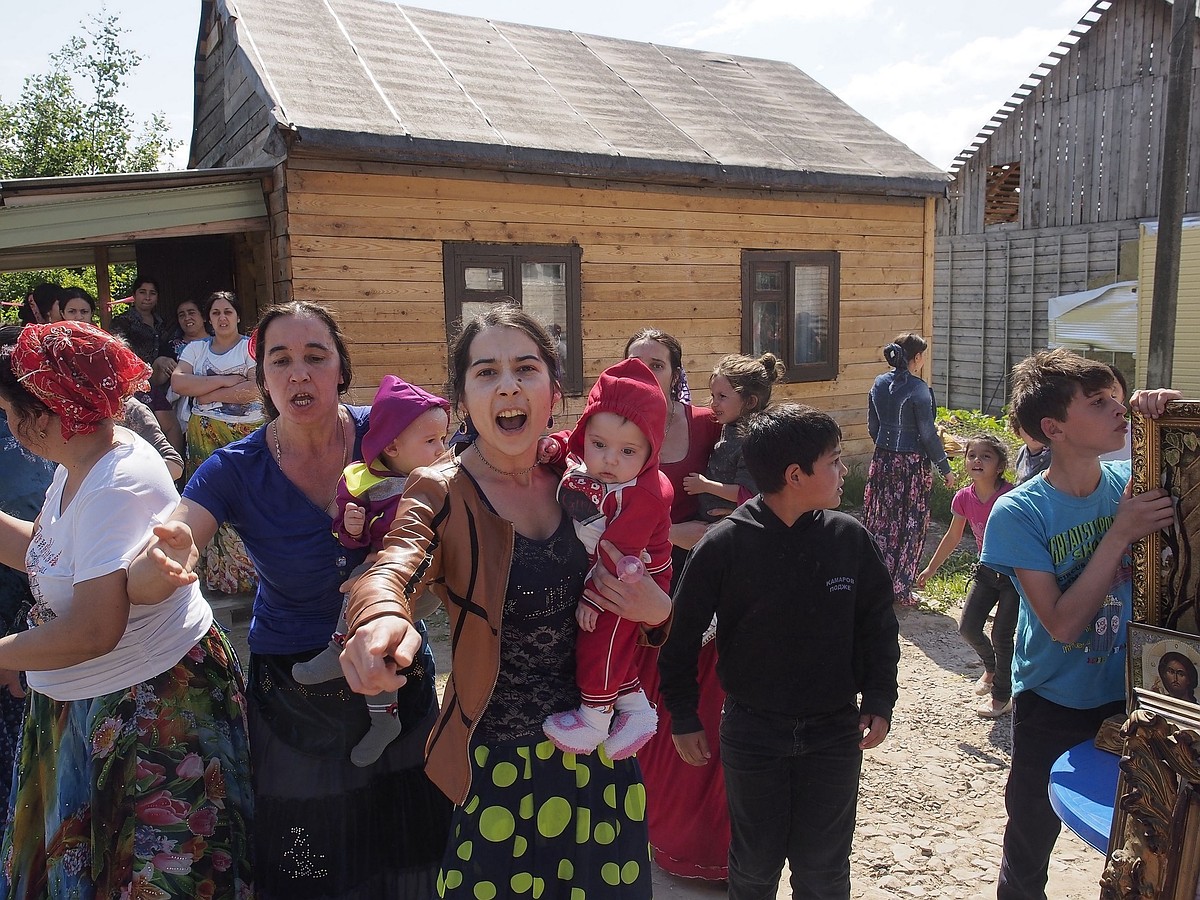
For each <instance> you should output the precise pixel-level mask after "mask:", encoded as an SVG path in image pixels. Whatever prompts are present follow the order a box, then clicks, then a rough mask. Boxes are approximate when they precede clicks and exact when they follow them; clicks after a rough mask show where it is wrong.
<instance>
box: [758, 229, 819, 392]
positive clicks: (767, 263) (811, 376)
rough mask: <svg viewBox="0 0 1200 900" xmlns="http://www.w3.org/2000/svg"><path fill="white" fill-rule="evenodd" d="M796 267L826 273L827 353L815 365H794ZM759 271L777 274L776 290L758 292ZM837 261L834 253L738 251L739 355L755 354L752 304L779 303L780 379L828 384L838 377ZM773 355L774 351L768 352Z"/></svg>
mask: <svg viewBox="0 0 1200 900" xmlns="http://www.w3.org/2000/svg"><path fill="white" fill-rule="evenodd" d="M797 268H824V269H825V270H826V273H827V284H828V296H827V297H826V306H825V309H826V317H827V319H828V322H829V329H828V336H827V340H826V346H827V348H828V352H827V353H826V355H825V358H824V359H823V360H821V361H819V362H812V363H797V362H796V361H795V360H796V335H795V334H794V333H793V332H794V330H795V321H796V289H795V285H796V279H795V273H796V269H797ZM760 272H764V273H765V272H775V273H778V274H780V275H781V282H782V289H781V290H780V291H767V290H759V289H758V288H757V287H756V284H757V275H758V274H759V273H760ZM840 300H841V259H840V256H839V254H838V253H837V251H832V250H804V251H792V252H789V251H772V250H744V251H742V352H743V353H746V354H750V355H754V354H755V347H754V306H755V304H756V303H764V302H772V303H782V304H783V315H782V317H781V318H782V322H781V323H780V334H779V343H780V349H781V351H782V352H780V353H778V354H777V355H779V356H780V358H781V359H782V361H783V364H784V366H785V367H786V369H787V371H786V372H785V374H784V377H783V380H784V381H785V382H789V383H802V382H807V381H832V380H833V379H835V378H836V377H837V375H838V365H839V362H838V360H839V350H840V346H839V336H840V330H841V329H840V322H839V318H840V317H839V309H840V306H841V303H840ZM766 349H770V348H766ZM772 352H774V351H772Z"/></svg>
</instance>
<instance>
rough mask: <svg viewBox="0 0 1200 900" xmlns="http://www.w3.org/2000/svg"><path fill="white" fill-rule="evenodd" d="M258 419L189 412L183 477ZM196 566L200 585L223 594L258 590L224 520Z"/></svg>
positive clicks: (251, 566) (237, 541)
mask: <svg viewBox="0 0 1200 900" xmlns="http://www.w3.org/2000/svg"><path fill="white" fill-rule="evenodd" d="M261 424H262V423H261V422H247V423H235V424H231V423H229V422H224V421H222V420H221V419H213V418H209V417H208V416H202V415H198V414H193V415H192V417H191V418H190V419H188V428H187V477H188V478H191V477H192V476H193V475H194V474H196V470H197V469H198V468H200V464H201V463H202V462H204V461H205V460H206V459H208V458H209V457H210V456H212V454H213V452H214V451H216V450H220V449H221V448H222V447H224V446H225V445H226V444H232V443H233V442H234V441H238V440H241V439H242V438H244V437H246V436H247V435H249V434H251V433H252V432H253V431H254V430H255V429H257V428H258V427H259V425H261ZM199 568H200V569H201V571H202V576H201V577H202V578H203V579H204V586H205V587H206V588H208V589H209V590H211V591H221V592H222V593H224V594H253V593H254V592H255V591H256V590H258V575H257V574H256V573H255V571H254V564H253V563H252V562H250V557H249V556H247V555H246V548H245V547H244V546H243V545H242V539H241V538H240V537H238V533H237V532H236V531H234V530H233V529H232V528H231V527H230V526H229V524H228V523H222V524H221V526H220V527H219V528H218V529H217V533H216V534H215V535H213V539H212V540H211V541H209V542H208V546H207V547H206V548H205V549H204V553H203V554H202V556H201V560H200V566H199Z"/></svg>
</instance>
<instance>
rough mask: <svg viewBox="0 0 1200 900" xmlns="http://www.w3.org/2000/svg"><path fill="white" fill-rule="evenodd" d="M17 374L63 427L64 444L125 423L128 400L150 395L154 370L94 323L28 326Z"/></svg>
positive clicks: (16, 352)
mask: <svg viewBox="0 0 1200 900" xmlns="http://www.w3.org/2000/svg"><path fill="white" fill-rule="evenodd" d="M12 367H13V373H14V374H15V375H16V376H17V380H18V381H19V382H20V383H21V384H22V385H23V386H24V387H25V389H26V390H27V391H29V392H30V393H31V394H33V395H34V396H35V397H37V398H38V399H39V400H41V401H42V402H43V403H44V404H46V406H48V407H49V408H50V411H51V412H53V413H55V414H56V415H57V416H58V417H59V419H60V420H61V421H62V436H63V440H66V441H69V440H70V439H71V437H72V436H73V435H76V434H91V433H92V432H94V431H95V430H96V429H97V428H98V427H99V425H100V423H101V422H102V421H104V420H105V419H123V418H124V408H123V407H124V404H125V399H126V398H127V397H129V396H131V395H132V394H133V392H134V391H145V390H149V389H150V382H149V381H148V379H149V377H150V367H149V366H148V365H146V363H144V362H142V360H141V359H139V358H138V356H137V354H135V353H134V352H133V351H132V350H130V349H129V348H128V347H126V346H125V344H124V343H123V342H122V341H120V340H119V339H117V338H115V337H113V336H112V335H111V334H109V333H108V332H105V331H101V330H100V329H99V328H97V327H96V326H95V325H92V324H91V323H89V322H71V321H64V322H54V323H52V324H50V325H26V326H25V327H24V328H22V329H21V336H20V337H19V338H17V344H16V346H15V347H13V350H12Z"/></svg>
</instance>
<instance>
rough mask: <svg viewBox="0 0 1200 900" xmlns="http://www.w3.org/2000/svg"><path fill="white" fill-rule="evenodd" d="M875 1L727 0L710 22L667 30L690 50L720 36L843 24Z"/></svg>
mask: <svg viewBox="0 0 1200 900" xmlns="http://www.w3.org/2000/svg"><path fill="white" fill-rule="evenodd" d="M874 5H875V0H840V2H838V3H830V2H828V0H729V2H728V3H726V4H725V5H724V6H722V7H721V8H720V9H718V10H716V11H715V12H714V13H713V14H712V16H711V18H710V19H709V21H708V22H707V23H705V22H681V23H678V24H676V25H674V26H673V27H672V28H671V29H670V33H671V40H673V41H676V42H678V43H680V44H682V45H683V46H685V47H690V46H692V45H694V44H697V43H700V42H701V41H705V40H708V39H709V38H712V37H716V36H718V35H723V34H738V33H742V32H746V31H750V30H751V29H754V28H759V27H761V26H764V25H765V26H770V25H773V24H783V23H794V22H822V21H826V22H827V21H845V20H855V19H862V18H864V17H865V16H866V15H867V14H868V13H869V12H871V10H872V8H873V7H874Z"/></svg>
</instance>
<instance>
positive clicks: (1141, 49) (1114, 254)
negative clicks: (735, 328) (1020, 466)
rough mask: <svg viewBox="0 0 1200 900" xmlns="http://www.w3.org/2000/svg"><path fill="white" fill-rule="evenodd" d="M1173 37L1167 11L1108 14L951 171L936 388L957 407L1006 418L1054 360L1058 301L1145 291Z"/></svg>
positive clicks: (1199, 184) (1116, 8)
mask: <svg viewBox="0 0 1200 900" xmlns="http://www.w3.org/2000/svg"><path fill="white" fill-rule="evenodd" d="M1170 25H1171V5H1170V3H1168V2H1167V0H1099V2H1096V3H1095V4H1093V6H1092V7H1091V8H1090V9H1089V10H1088V12H1087V13H1086V14H1085V15H1084V16H1083V18H1082V19H1081V20H1080V22H1079V24H1078V25H1077V26H1076V27H1075V28H1074V29H1072V30H1071V32H1070V34H1069V35H1068V36H1067V38H1066V39H1065V40H1064V41H1063V42H1062V43H1061V44H1060V45H1059V46H1058V48H1057V49H1056V50H1054V51H1053V52H1052V53H1051V54H1050V56H1049V58H1048V59H1047V60H1046V62H1044V63H1043V64H1042V66H1041V67H1039V68H1038V70H1037V71H1035V72H1034V73H1033V74H1032V75H1031V76H1030V77H1029V79H1028V80H1027V81H1026V82H1025V83H1024V84H1022V85H1021V86H1020V87H1019V88H1018V89H1017V91H1016V93H1014V94H1013V96H1012V98H1011V99H1009V100H1008V101H1007V102H1006V103H1005V104H1004V105H1003V106H1001V107H1000V109H999V110H997V112H996V114H995V115H994V116H993V117H992V118H991V120H990V121H989V122H988V124H987V125H986V126H985V127H984V129H983V130H982V131H981V132H980V133H979V136H978V137H977V138H976V140H975V142H974V143H973V144H972V145H971V146H970V147H969V148H967V149H966V150H964V151H963V152H962V153H960V154H959V156H958V157H957V159H956V160H955V162H954V165H953V167H952V170H951V172H952V175H953V177H954V180H953V182H952V183H951V185H950V191H949V198H948V199H947V200H946V201H945V202H944V203H942V204H940V206H939V210H938V218H937V261H936V272H935V290H934V322H935V327H934V351H935V361H934V367H933V383H934V388H935V390H936V391H937V394H938V397H939V399H941V398H945V400H944V402H946V403H947V404H948V405H950V406H953V407H959V408H968V409H971V408H975V409H983V410H985V411H989V412H997V411H999V409H1000V408H1001V407H1002V406H1003V405H1004V404H1005V403H1006V402H1007V399H1008V385H1007V376H1008V372H1009V370H1010V368H1011V367H1012V365H1013V364H1014V363H1015V362H1018V361H1019V360H1020V359H1022V358H1023V357H1025V356H1027V355H1029V354H1030V353H1031V352H1034V351H1036V350H1039V349H1042V348H1044V347H1045V346H1046V343H1047V339H1048V335H1047V301H1048V300H1049V299H1050V298H1051V297H1056V296H1059V295H1061V294H1068V293H1072V292H1076V291H1082V290H1085V289H1088V288H1094V287H1098V286H1101V285H1104V284H1108V283H1110V282H1114V281H1118V280H1128V279H1133V278H1136V277H1137V273H1138V250H1137V245H1138V225H1139V222H1140V221H1142V220H1145V219H1148V218H1149V219H1153V218H1157V215H1158V195H1159V182H1160V179H1159V166H1160V163H1161V159H1162V138H1163V121H1162V110H1163V105H1164V103H1165V97H1166V81H1167V58H1168V57H1167V46H1168V42H1169V39H1170ZM1196 47H1197V50H1196V54H1195V56H1194V58H1193V63H1192V68H1193V72H1192V81H1193V89H1192V90H1193V93H1192V109H1193V114H1192V119H1191V135H1190V148H1191V149H1190V156H1189V160H1188V172H1189V175H1188V179H1189V180H1188V194H1187V210H1188V211H1189V212H1191V213H1194V212H1197V211H1200V116H1197V115H1196V114H1195V112H1194V110H1196V109H1198V108H1200V73H1198V72H1197V71H1196V69H1197V67H1200V41H1197V43H1196ZM1152 267H1153V263H1151V268H1152ZM1129 374H1130V375H1131V376H1132V375H1133V373H1132V372H1130V373H1129Z"/></svg>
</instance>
